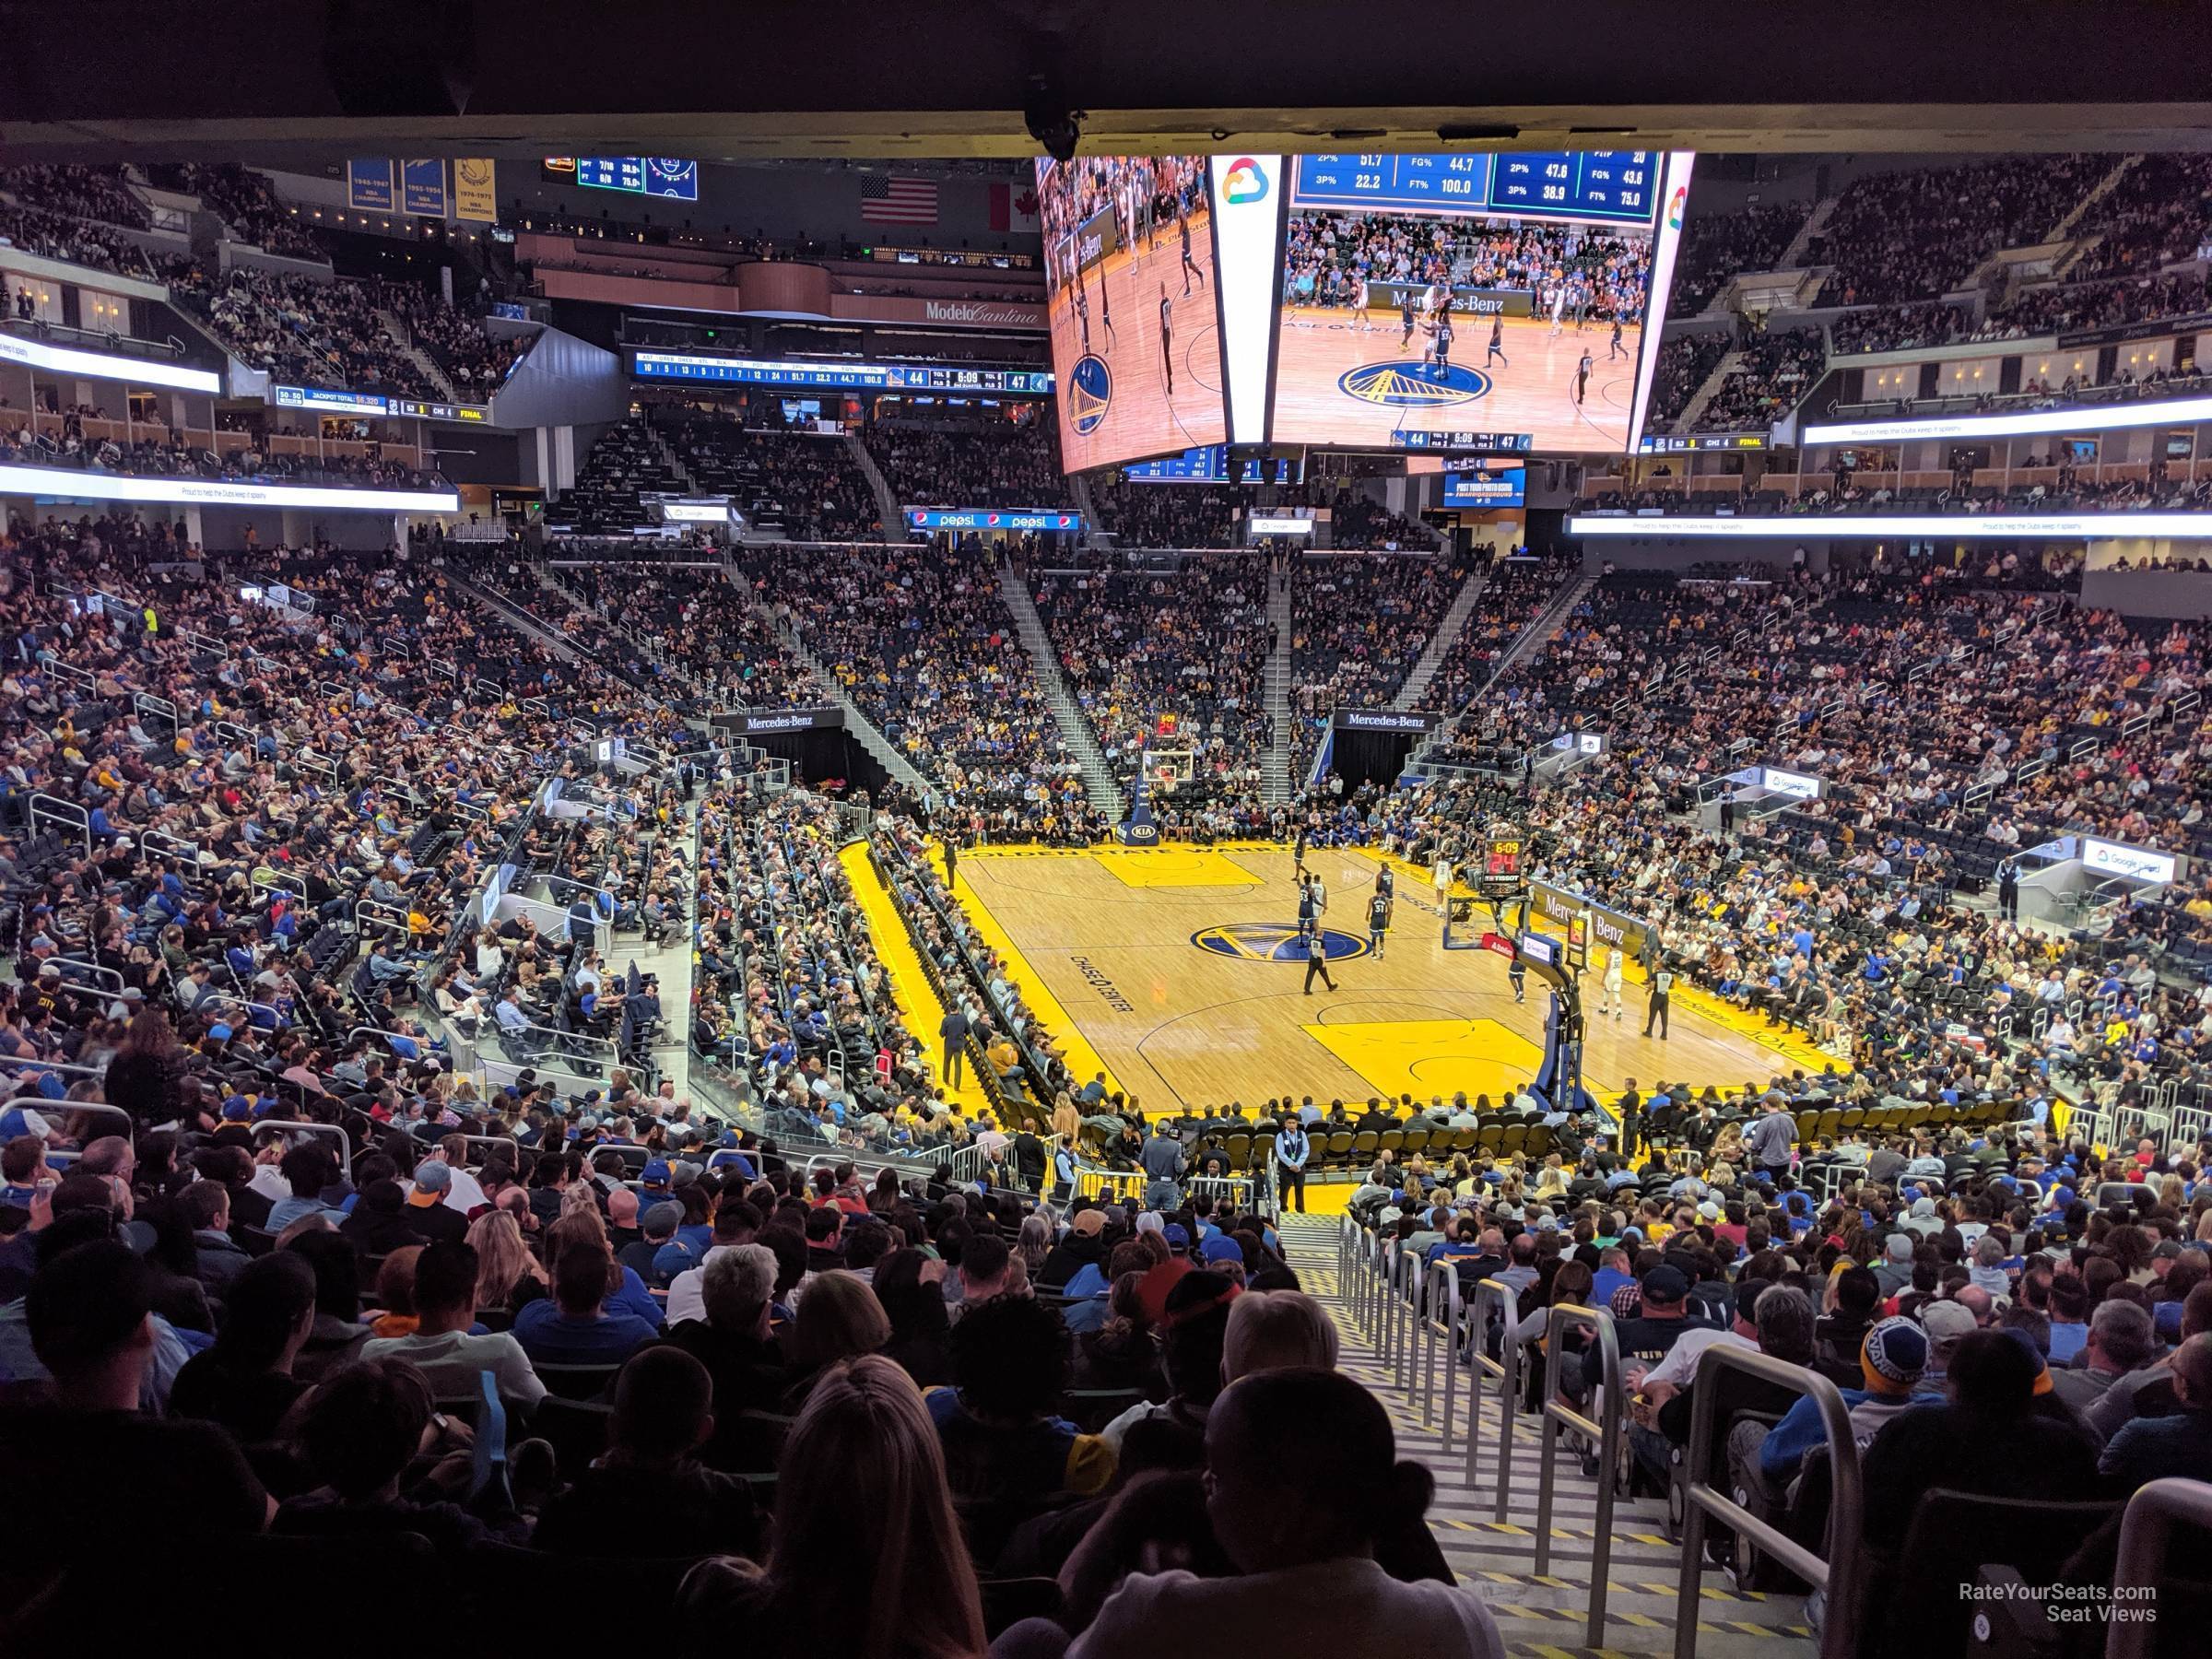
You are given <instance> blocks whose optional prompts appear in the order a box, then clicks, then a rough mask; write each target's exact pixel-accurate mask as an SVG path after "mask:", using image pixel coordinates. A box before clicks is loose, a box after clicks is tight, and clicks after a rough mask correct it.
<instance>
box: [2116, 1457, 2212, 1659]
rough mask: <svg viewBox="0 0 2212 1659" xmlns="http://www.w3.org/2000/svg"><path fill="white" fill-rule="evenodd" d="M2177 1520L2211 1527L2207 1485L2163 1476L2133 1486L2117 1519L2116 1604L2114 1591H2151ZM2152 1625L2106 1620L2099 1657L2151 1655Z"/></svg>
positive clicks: (2146, 1658) (2211, 1491)
mask: <svg viewBox="0 0 2212 1659" xmlns="http://www.w3.org/2000/svg"><path fill="white" fill-rule="evenodd" d="M2176 1521H2183V1522H2186V1523H2188V1524H2190V1525H2192V1526H2200V1527H2208V1528H2212V1484H2208V1483H2206V1482H2205V1481H2202V1480H2183V1479H2181V1478H2180V1477H2176V1476H2168V1477H2165V1478H2164V1479H2161V1480H2153V1481H2149V1482H2147V1483H2146V1484H2145V1485H2143V1486H2140V1487H2138V1488H2136V1495H2135V1496H2134V1497H2132V1498H2130V1499H2129V1500H2127V1508H2126V1510H2125V1511H2124V1512H2123V1513H2122V1515H2121V1517H2120V1559H2119V1561H2118V1563H2117V1564H2116V1565H2115V1566H2114V1568H2113V1570H2112V1590H2113V1592H2114V1594H2113V1600H2114V1601H2115V1602H2117V1603H2121V1604H2122V1605H2125V1604H2124V1602H2123V1600H2122V1597H2121V1596H2120V1594H2119V1592H2121V1591H2124V1590H2147V1591H2150V1592H2152V1593H2153V1594H2155V1593H2156V1591H2157V1588H2158V1583H2159V1579H2160V1578H2161V1577H2163V1576H2164V1575H2165V1569H2166V1540H2167V1535H2168V1534H2169V1533H2171V1531H2172V1530H2173V1524H2174V1523H2175V1522H2176ZM2138 1599H2140V1598H2138ZM2157 1628H2158V1627H2157V1626H2156V1625H2155V1624H2154V1623H2153V1622H2152V1621H2151V1620H2150V1619H2147V1618H2115V1619H2112V1620H2110V1621H2108V1622H2107V1624H2106V1626H2105V1630H2106V1635H2105V1638H2104V1659H2150V1654H2151V1652H2152V1650H2153V1648H2154V1647H2155V1646H2156V1645H2157V1644H2156V1643H2155V1642H2154V1641H2153V1640H2152V1632H2153V1631H2155V1630H2157Z"/></svg>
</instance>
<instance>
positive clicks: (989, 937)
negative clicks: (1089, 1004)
mask: <svg viewBox="0 0 2212 1659" xmlns="http://www.w3.org/2000/svg"><path fill="white" fill-rule="evenodd" d="M1138 850H1140V851H1141V849H1138ZM1008 851H1018V850H1017V849H1006V848H986V847H977V848H974V849H972V850H971V851H970V852H966V853H961V854H960V863H961V864H966V863H967V862H968V861H969V859H971V858H972V857H978V856H988V855H989V854H990V853H993V852H997V853H1001V854H1002V855H1003V854H1004V853H1006V852H1008ZM1030 851H1031V852H1034V853H1052V854H1053V855H1055V856H1058V857H1062V858H1088V857H1089V856H1090V849H1089V848H1088V847H1038V848H1034V849H1030ZM929 855H930V856H931V857H932V858H934V859H935V861H936V868H937V871H938V873H939V874H940V875H942V874H943V873H944V867H945V865H944V860H945V853H944V849H943V848H942V847H940V846H939V845H938V844H937V843H936V842H935V841H932V842H930V844H929ZM953 897H954V898H955V899H957V900H959V906H960V909H961V911H962V912H963V913H964V914H966V916H967V918H968V924H969V925H970V926H971V927H972V928H974V929H975V931H976V932H977V933H978V934H980V935H982V940H983V943H984V944H986V945H988V946H990V947H991V948H992V949H993V950H994V951H996V952H997V953H998V957H999V959H1000V960H1001V961H1002V962H1004V963H1005V964H1006V980H1007V982H1009V983H1010V984H1012V985H1013V987H1014V989H1015V990H1016V991H1018V992H1019V993H1020V994H1021V1000H1022V1001H1023V1002H1025V1003H1027V1004H1029V1006H1030V1013H1032V1014H1034V1015H1036V1017H1037V1018H1038V1020H1039V1022H1040V1023H1041V1025H1042V1026H1043V1027H1044V1029H1045V1031H1046V1032H1047V1033H1048V1034H1049V1035H1050V1036H1051V1038H1052V1040H1053V1043H1054V1044H1055V1045H1056V1046H1057V1047H1058V1048H1059V1050H1060V1056H1061V1058H1062V1059H1063V1060H1065V1062H1066V1064H1067V1069H1068V1070H1069V1071H1070V1072H1072V1073H1074V1074H1075V1077H1076V1079H1077V1083H1078V1084H1082V1083H1088V1082H1089V1081H1090V1079H1091V1078H1092V1077H1096V1076H1097V1075H1098V1074H1099V1073H1100V1072H1103V1073H1105V1075H1106V1088H1107V1092H1108V1093H1110V1094H1111V1093H1124V1092H1126V1091H1125V1090H1124V1089H1123V1088H1122V1085H1121V1079H1119V1078H1118V1077H1115V1076H1114V1075H1113V1068H1112V1066H1110V1065H1107V1064H1106V1062H1105V1060H1104V1058H1103V1057H1101V1056H1100V1053H1099V1051H1098V1050H1097V1049H1094V1048H1092V1047H1091V1046H1090V1040H1089V1039H1088V1038H1087V1037H1086V1036H1084V1035H1083V1030H1082V1028H1081V1027H1080V1026H1078V1025H1077V1023H1076V1022H1075V1020H1074V1019H1073V1018H1070V1017H1069V1015H1068V1012H1067V1010H1066V1009H1065V1007H1063V1006H1061V1004H1060V999H1059V998H1058V997H1056V996H1054V995H1053V994H1052V992H1051V991H1050V990H1049V989H1047V988H1046V986H1045V982H1044V981H1043V980H1041V979H1040V978H1039V977H1038V975H1037V971H1036V970H1035V969H1034V968H1032V967H1030V959H1029V958H1027V957H1025V956H1024V955H1022V954H1021V947H1019V946H1018V945H1016V944H1015V943H1014V941H1013V940H1012V939H1010V938H1008V937H1007V936H1006V929H1005V928H1003V927H1001V926H1000V925H999V924H998V918H997V917H996V916H994V915H993V914H992V913H991V907H990V906H989V905H988V904H985V903H984V902H983V900H982V898H981V897H980V896H979V895H978V894H977V893H976V890H975V889H974V888H971V887H970V886H969V885H968V882H967V878H966V877H960V876H957V875H956V876H955V877H954V878H953ZM1046 1103H1047V1104H1048V1105H1049V1104H1050V1102H1049V1101H1048V1102H1046Z"/></svg>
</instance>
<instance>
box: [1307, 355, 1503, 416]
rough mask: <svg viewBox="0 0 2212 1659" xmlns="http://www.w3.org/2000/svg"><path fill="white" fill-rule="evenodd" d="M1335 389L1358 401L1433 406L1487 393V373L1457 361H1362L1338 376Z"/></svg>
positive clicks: (1401, 406)
mask: <svg viewBox="0 0 2212 1659" xmlns="http://www.w3.org/2000/svg"><path fill="white" fill-rule="evenodd" d="M1336 389H1337V390H1338V391H1339V392H1341V393H1343V394H1345V395H1346V396H1347V397H1356V398H1358V399H1359V401H1360V402H1361V403H1370V404H1383V405H1386V406H1389V407H1392V408H1397V409H1434V408H1441V407H1442V406H1444V405H1447V404H1463V403H1473V402H1474V401H1475V400H1476V399H1477V398H1478V397H1485V396H1488V394H1489V390H1490V377H1489V376H1488V375H1487V374H1485V373H1483V372H1482V371H1481V370H1479V369H1463V368H1461V367H1460V366H1459V365H1457V364H1456V363H1455V364H1453V365H1452V366H1451V367H1449V368H1445V369H1439V368H1437V367H1436V366H1435V365H1434V364H1432V363H1422V362H1418V361H1417V362H1404V363H1362V364H1360V365H1359V368H1357V369H1347V370H1346V371H1345V372H1344V373H1343V374H1342V375H1340V376H1339V377H1338V378H1337V381H1336Z"/></svg>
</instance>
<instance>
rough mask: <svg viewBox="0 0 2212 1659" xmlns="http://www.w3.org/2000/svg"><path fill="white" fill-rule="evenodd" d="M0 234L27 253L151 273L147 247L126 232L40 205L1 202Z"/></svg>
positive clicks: (123, 272) (122, 273) (128, 273)
mask: <svg viewBox="0 0 2212 1659" xmlns="http://www.w3.org/2000/svg"><path fill="white" fill-rule="evenodd" d="M0 238H5V239H6V241H7V242H8V243H9V244H10V245H11V246H13V247H16V248H19V249H21V250H22V251H23V252H24V253H36V254H38V255H39V256H40V257H41V258H43V259H58V260H62V261H64V262H65V263H66V264H69V265H88V266H90V267H91V268H92V269H93V270H96V271H112V272H113V273H114V274H115V275H117V276H118V277H139V278H142V279H149V278H151V277H152V276H153V274H154V272H153V266H152V265H150V264H149V263H148V261H147V256H146V251H145V250H144V249H143V248H141V247H139V246H138V244H137V243H136V242H135V241H131V240H130V238H128V237H127V236H124V235H122V234H121V233H120V232H118V231H116V230H114V229H111V228H109V227H108V226H105V225H97V224H93V223H91V222H89V221H88V220H85V219H79V218H69V217H67V216H65V215H64V214H59V213H49V212H47V211H45V210H44V209H43V208H39V207H28V206H9V205H8V204H7V203H5V202H0Z"/></svg>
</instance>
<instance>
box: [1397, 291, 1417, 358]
mask: <svg viewBox="0 0 2212 1659" xmlns="http://www.w3.org/2000/svg"><path fill="white" fill-rule="evenodd" d="M1413 319H1414V307H1413V289H1412V288H1400V289H1399V290H1398V320H1399V321H1400V322H1402V323H1404V324H1405V325H1406V332H1405V333H1404V334H1402V335H1399V336H1398V349H1399V350H1400V351H1403V350H1405V349H1406V347H1408V346H1410V345H1412V344H1413Z"/></svg>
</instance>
